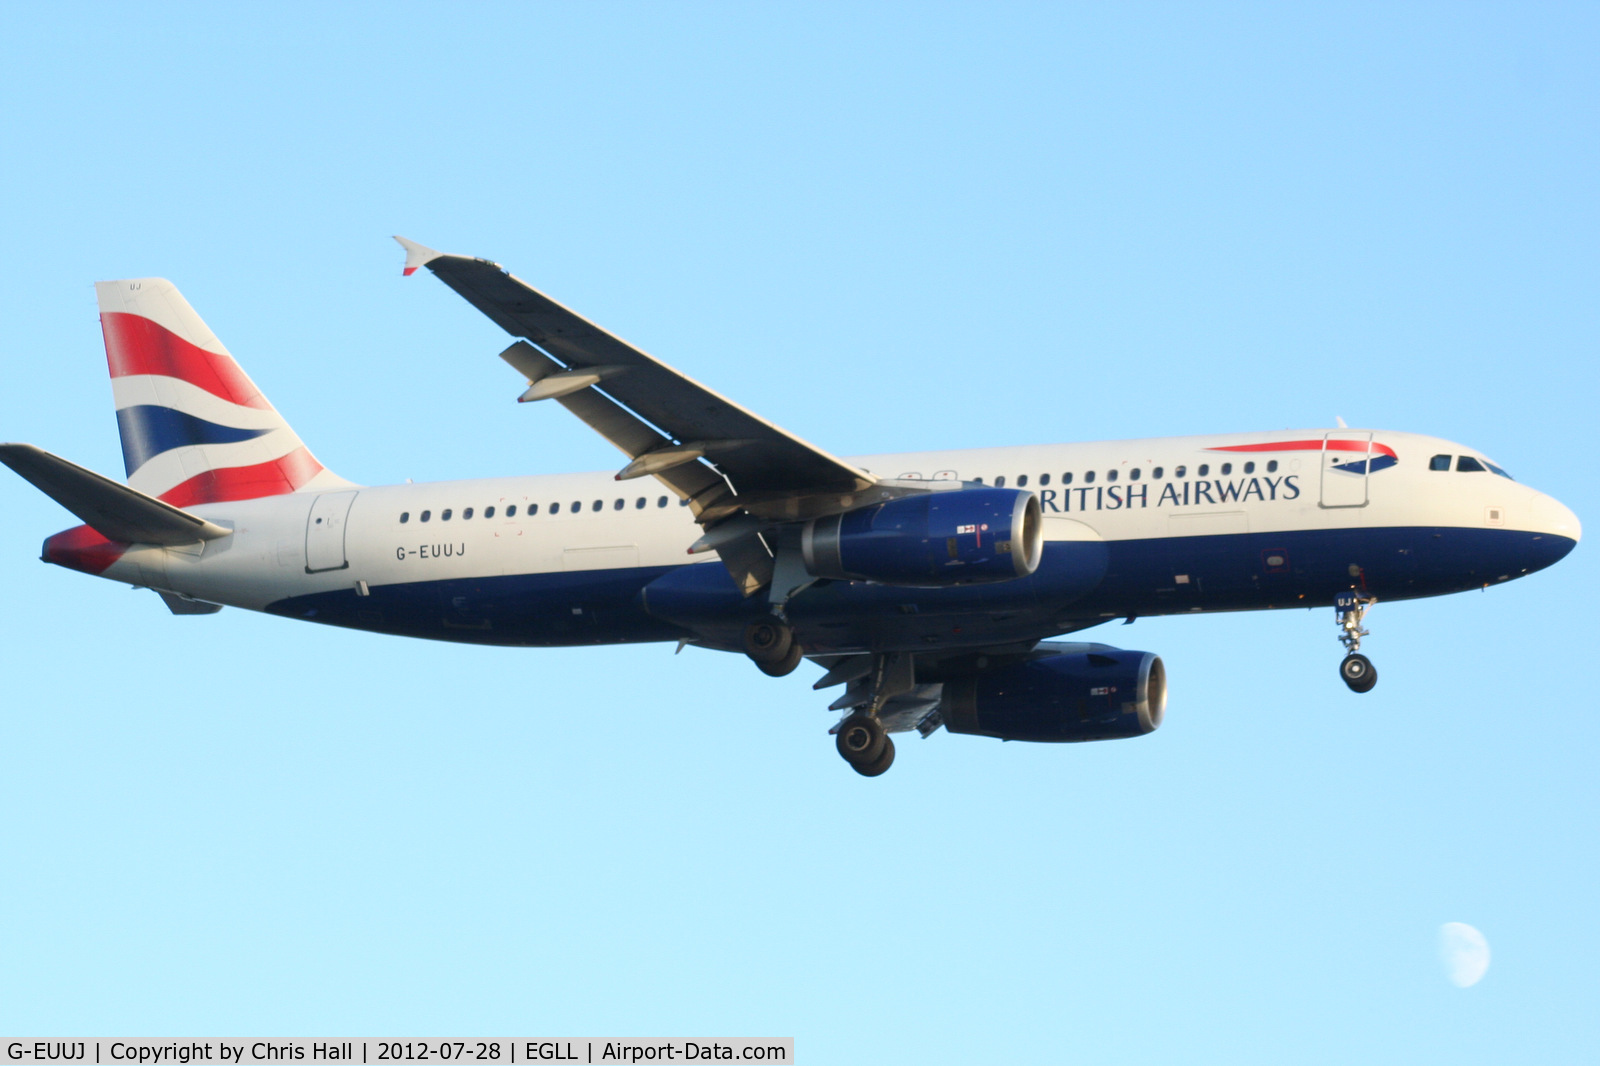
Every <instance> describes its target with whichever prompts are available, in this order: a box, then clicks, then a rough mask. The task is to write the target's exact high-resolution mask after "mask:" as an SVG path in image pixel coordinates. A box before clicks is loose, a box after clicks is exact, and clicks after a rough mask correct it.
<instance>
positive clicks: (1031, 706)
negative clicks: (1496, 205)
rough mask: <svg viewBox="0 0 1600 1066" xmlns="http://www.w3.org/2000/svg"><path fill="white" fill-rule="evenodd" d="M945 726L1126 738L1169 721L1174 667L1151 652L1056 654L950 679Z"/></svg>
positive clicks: (1004, 736)
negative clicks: (1170, 678)
mask: <svg viewBox="0 0 1600 1066" xmlns="http://www.w3.org/2000/svg"><path fill="white" fill-rule="evenodd" d="M940 706H941V708H942V710H943V712H944V727H945V728H946V729H948V730H949V731H950V732H952V733H975V734H977V735H979V736H985V737H999V738H1000V739H1001V740H1039V741H1075V740H1121V739H1123V738H1124V737H1137V736H1143V735H1144V734H1145V733H1150V732H1153V731H1154V730H1155V729H1156V728H1157V727H1158V726H1160V725H1161V719H1162V717H1163V716H1164V715H1165V714H1166V710H1167V671H1166V667H1164V666H1162V664H1161V659H1160V658H1159V657H1157V656H1155V655H1153V654H1151V653H1150V652H1147V651H1121V650H1118V649H1116V648H1103V650H1101V651H1092V652H1078V653H1073V654H1066V655H1050V656H1047V657H1045V658H1042V659H1033V660H1031V661H1028V662H1021V663H1015V664H1013V665H1010V666H1002V667H997V668H995V669H993V670H980V671H977V672H974V673H971V674H967V675H964V676H961V677H957V678H954V679H952V680H949V681H946V682H945V684H944V694H943V700H942V702H941V704H940Z"/></svg>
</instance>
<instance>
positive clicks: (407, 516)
mask: <svg viewBox="0 0 1600 1066" xmlns="http://www.w3.org/2000/svg"><path fill="white" fill-rule="evenodd" d="M409 521H411V512H410V511H401V512H400V524H401V525H405V524H406V523H407V522H409Z"/></svg>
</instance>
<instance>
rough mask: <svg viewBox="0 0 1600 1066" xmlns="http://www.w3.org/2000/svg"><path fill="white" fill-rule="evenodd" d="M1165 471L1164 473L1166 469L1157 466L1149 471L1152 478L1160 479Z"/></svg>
mask: <svg viewBox="0 0 1600 1066" xmlns="http://www.w3.org/2000/svg"><path fill="white" fill-rule="evenodd" d="M1165 473H1166V471H1165V470H1164V469H1162V468H1161V467H1159V466H1158V467H1156V468H1155V469H1154V470H1152V471H1150V476H1151V477H1152V478H1154V479H1155V480H1157V481H1160V480H1161V476H1162V475H1163V474H1165Z"/></svg>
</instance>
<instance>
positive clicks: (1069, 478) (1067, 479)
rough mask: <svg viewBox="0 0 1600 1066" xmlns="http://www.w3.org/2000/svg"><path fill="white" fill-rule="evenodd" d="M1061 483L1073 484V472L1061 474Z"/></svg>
mask: <svg viewBox="0 0 1600 1066" xmlns="http://www.w3.org/2000/svg"><path fill="white" fill-rule="evenodd" d="M1061 483H1062V484H1063V485H1070V484H1072V475H1071V474H1062V475H1061Z"/></svg>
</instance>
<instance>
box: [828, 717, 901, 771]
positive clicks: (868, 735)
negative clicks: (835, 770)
mask: <svg viewBox="0 0 1600 1066" xmlns="http://www.w3.org/2000/svg"><path fill="white" fill-rule="evenodd" d="M834 741H835V744H836V745H837V746H838V748H839V754H840V755H842V756H843V757H844V761H845V762H847V763H849V764H850V768H851V769H852V770H854V771H855V772H856V773H858V774H860V775H861V776H862V777H877V776H878V775H879V774H881V773H883V772H884V771H885V770H887V769H888V768H889V767H891V766H893V765H894V741H893V740H891V739H890V738H889V734H888V732H887V731H885V730H884V728H883V723H882V722H881V721H879V720H878V716H877V715H875V714H862V713H861V712H859V711H858V712H856V713H855V714H852V715H851V716H850V717H849V718H846V719H845V720H844V721H843V722H842V723H840V725H839V732H838V733H837V734H835V736H834Z"/></svg>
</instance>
